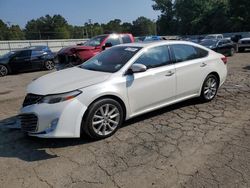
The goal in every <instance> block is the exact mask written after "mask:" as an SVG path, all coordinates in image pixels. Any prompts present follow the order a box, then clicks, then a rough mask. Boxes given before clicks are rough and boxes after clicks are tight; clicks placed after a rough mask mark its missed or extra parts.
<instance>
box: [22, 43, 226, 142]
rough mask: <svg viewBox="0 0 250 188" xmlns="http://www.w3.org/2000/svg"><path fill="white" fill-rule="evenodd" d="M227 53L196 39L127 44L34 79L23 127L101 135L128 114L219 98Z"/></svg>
mask: <svg viewBox="0 0 250 188" xmlns="http://www.w3.org/2000/svg"><path fill="white" fill-rule="evenodd" d="M226 64H227V59H226V57H225V56H223V55H221V54H218V53H216V52H214V51H212V50H210V49H208V48H205V47H203V46H200V45H198V44H195V43H191V42H184V41H160V42H153V43H134V44H122V45H119V46H115V47H112V48H110V49H107V50H105V51H103V52H102V53H100V54H98V55H97V56H95V57H93V58H91V59H89V60H88V61H86V62H85V63H84V64H82V65H79V66H77V67H73V68H70V69H66V70H62V71H58V72H54V73H51V74H48V75H45V76H42V77H40V78H38V79H36V80H34V81H33V82H32V83H31V84H30V85H29V86H28V88H27V96H26V97H25V100H24V102H23V107H22V109H21V112H20V115H19V117H20V122H21V128H22V129H23V131H25V132H28V134H29V135H30V136H37V137H43V138H52V137H53V138H54V137H57V138H58V137H64V138H65V137H80V135H81V133H83V132H84V133H86V134H87V135H89V136H90V137H92V138H95V139H102V138H106V137H109V136H111V135H112V134H114V133H115V132H116V131H117V129H118V128H119V127H120V126H121V125H122V123H123V122H124V121H125V120H128V119H130V118H133V117H135V116H138V115H141V114H144V113H147V112H150V111H153V110H156V109H159V108H162V107H165V106H168V105H171V104H174V103H177V102H180V101H183V100H187V99H190V98H198V97H199V98H200V99H201V100H203V101H204V102H208V101H211V100H213V99H214V98H215V96H216V94H217V91H218V89H219V87H220V86H221V85H222V84H223V83H224V82H225V80H226V76H227V65H226Z"/></svg>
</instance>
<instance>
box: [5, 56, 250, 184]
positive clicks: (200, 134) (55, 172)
mask: <svg viewBox="0 0 250 188" xmlns="http://www.w3.org/2000/svg"><path fill="white" fill-rule="evenodd" d="M228 68H229V75H228V79H227V81H226V83H225V84H224V86H223V87H222V88H221V89H220V91H219V93H218V96H217V98H216V99H215V100H214V101H212V102H210V103H205V104H201V103H198V102H197V100H189V101H186V102H183V103H180V104H177V105H173V106H170V107H167V108H163V109H161V110H157V111H155V112H152V113H148V114H146V115H143V116H140V117H138V118H136V119H133V120H131V121H129V122H126V124H125V125H124V126H123V127H122V128H121V129H120V130H119V131H118V132H117V133H116V134H115V135H114V136H113V137H111V138H108V139H106V140H101V141H96V142H93V141H91V140H88V139H86V138H81V139H47V140H46V139H37V138H30V137H27V136H25V135H24V134H23V133H22V132H20V131H19V130H15V129H8V128H7V126H9V125H11V124H12V123H14V122H15V121H14V120H15V118H11V117H13V116H15V115H16V114H17V113H18V110H19V108H20V106H21V104H22V101H23V98H24V96H25V87H26V85H27V84H28V83H29V82H31V80H33V79H34V78H36V77H39V76H41V75H43V74H46V73H48V72H44V71H43V72H35V73H25V74H19V75H11V76H7V77H4V78H0V86H1V87H0V104H1V107H0V120H1V121H0V187H11V188H13V187H32V188H33V187H84V188H88V187H91V188H92V187H93V188H98V187H107V188H112V187H120V188H121V187H128V188H133V187H136V188H138V187H142V188H146V187H190V188H191V187H225V188H230V187H236V188H238V187H240V188H241V187H243V188H244V187H250V53H240V54H236V55H235V56H234V57H232V58H229V63H228ZM8 118H9V119H8Z"/></svg>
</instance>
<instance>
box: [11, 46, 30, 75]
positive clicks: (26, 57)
mask: <svg viewBox="0 0 250 188" xmlns="http://www.w3.org/2000/svg"><path fill="white" fill-rule="evenodd" d="M30 54H31V51H30V50H25V51H20V52H17V54H16V55H15V56H14V57H13V58H12V59H11V61H10V64H11V67H13V70H14V71H16V72H21V71H27V70H31V69H32V66H31V61H30Z"/></svg>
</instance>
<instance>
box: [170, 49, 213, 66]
mask: <svg viewBox="0 0 250 188" xmlns="http://www.w3.org/2000/svg"><path fill="white" fill-rule="evenodd" d="M172 45H176V44H170V45H169V48H170V51H171V53H173V63H174V64H179V63H185V62H189V61H192V60H198V59H203V58H206V57H208V56H209V51H207V50H205V49H203V48H200V49H202V50H205V51H206V52H207V55H206V56H204V57H198V58H194V59H190V60H186V61H180V62H177V61H176V58H175V54H174V50H173V48H172V47H171V46H172ZM180 45H188V46H192V47H194V48H196V46H193V45H189V44H180ZM197 48H199V47H197Z"/></svg>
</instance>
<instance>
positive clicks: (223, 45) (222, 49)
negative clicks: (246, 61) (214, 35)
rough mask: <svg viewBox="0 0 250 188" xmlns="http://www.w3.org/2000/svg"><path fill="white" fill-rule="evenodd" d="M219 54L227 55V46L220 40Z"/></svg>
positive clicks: (218, 45)
mask: <svg viewBox="0 0 250 188" xmlns="http://www.w3.org/2000/svg"><path fill="white" fill-rule="evenodd" d="M217 52H218V53H221V54H225V53H226V45H225V41H224V40H220V41H219V42H218V44H217Z"/></svg>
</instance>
